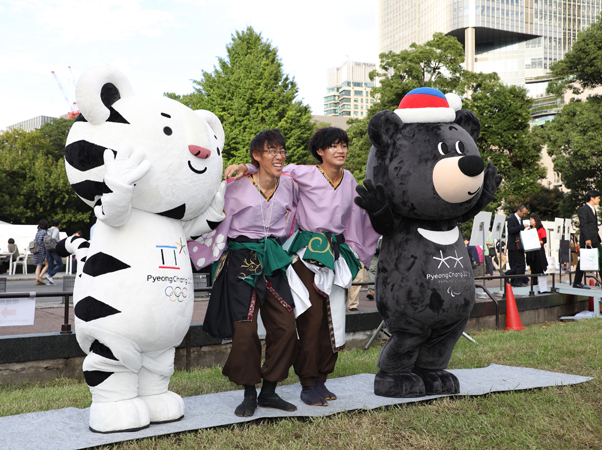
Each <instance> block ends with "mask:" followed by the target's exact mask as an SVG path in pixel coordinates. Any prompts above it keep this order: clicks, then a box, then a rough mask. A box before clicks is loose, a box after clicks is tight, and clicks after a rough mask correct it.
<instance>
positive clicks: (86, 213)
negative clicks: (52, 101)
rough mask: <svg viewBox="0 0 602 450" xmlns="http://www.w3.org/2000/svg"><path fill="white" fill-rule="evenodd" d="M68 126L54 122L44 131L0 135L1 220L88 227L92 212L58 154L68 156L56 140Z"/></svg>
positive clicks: (66, 229)
mask: <svg viewBox="0 0 602 450" xmlns="http://www.w3.org/2000/svg"><path fill="white" fill-rule="evenodd" d="M67 122H72V121H67ZM54 126H56V127H57V128H58V130H57V129H53V127H54ZM64 126H65V123H64V122H61V121H58V122H57V121H54V122H53V123H48V124H46V125H45V126H44V128H45V130H44V132H42V130H41V129H40V130H34V131H30V132H26V131H23V130H20V129H17V130H13V131H8V132H6V133H4V134H2V135H0V220H2V221H5V222H9V223H15V224H37V223H38V221H39V220H40V219H47V220H49V221H50V220H52V219H55V218H58V219H60V220H61V224H62V225H63V227H62V228H63V229H64V230H65V231H67V232H73V231H76V229H78V228H84V227H86V226H87V224H88V222H89V219H90V216H91V210H90V208H89V207H88V206H87V205H86V204H85V203H83V202H82V201H81V200H80V199H79V198H78V197H77V196H76V195H75V193H74V192H73V189H71V185H70V184H69V180H68V179H67V174H66V172H65V161H64V158H63V157H62V156H59V155H58V148H62V149H63V150H62V153H63V154H64V148H65V142H64V141H63V142H62V144H60V140H59V139H58V138H56V140H55V139H54V137H56V136H58V135H60V134H61V133H62V132H61V131H60V130H61V129H63V128H64ZM55 144H56V145H58V147H57V146H56V145H55ZM57 156H59V157H58V158H57Z"/></svg>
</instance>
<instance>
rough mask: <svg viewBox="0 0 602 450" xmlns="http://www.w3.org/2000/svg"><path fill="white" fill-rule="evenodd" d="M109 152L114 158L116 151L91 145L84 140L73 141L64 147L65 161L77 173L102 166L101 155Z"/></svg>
mask: <svg viewBox="0 0 602 450" xmlns="http://www.w3.org/2000/svg"><path fill="white" fill-rule="evenodd" d="M105 150H111V151H112V152H113V154H114V155H115V156H117V151H116V150H113V149H110V148H109V149H108V148H107V147H106V146H103V145H97V144H93V143H92V142H88V141H85V140H81V141H75V142H72V143H71V144H69V145H67V147H65V160H66V161H67V162H68V163H69V165H71V166H72V167H74V168H76V169H77V170H79V171H82V172H85V171H86V170H90V169H94V168H96V167H100V166H102V165H104V163H105V162H104V159H103V154H104V152H105Z"/></svg>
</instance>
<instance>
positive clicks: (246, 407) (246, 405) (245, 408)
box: [234, 395, 257, 417]
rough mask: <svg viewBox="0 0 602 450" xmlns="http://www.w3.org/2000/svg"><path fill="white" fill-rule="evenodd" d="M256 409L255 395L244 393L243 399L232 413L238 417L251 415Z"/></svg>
mask: <svg viewBox="0 0 602 450" xmlns="http://www.w3.org/2000/svg"><path fill="white" fill-rule="evenodd" d="M256 409H257V397H256V396H252V395H245V398H244V400H243V401H242V403H241V404H240V405H238V406H237V407H236V409H235V410H234V414H236V415H237V416H238V417H251V416H252V415H253V414H255V410H256Z"/></svg>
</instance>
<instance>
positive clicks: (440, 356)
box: [356, 88, 501, 397]
mask: <svg viewBox="0 0 602 450" xmlns="http://www.w3.org/2000/svg"><path fill="white" fill-rule="evenodd" d="M479 132H480V124H479V120H478V119H477V117H476V116H475V114H474V113H472V112H471V111H468V110H462V109H461V101H460V98H459V97H458V96H457V95H455V94H448V95H447V96H445V95H443V94H442V93H441V92H440V91H438V90H436V89H432V88H419V89H415V90H413V91H411V92H409V93H408V94H407V95H406V96H405V97H404V98H403V99H402V101H401V103H400V105H399V109H397V110H396V111H395V112H393V111H381V112H379V113H377V114H376V115H375V116H374V117H373V118H372V120H371V121H370V123H369V126H368V135H369V137H370V141H371V142H372V148H371V149H370V154H369V156H368V162H367V166H366V180H365V182H364V185H365V187H361V186H358V194H359V195H360V196H359V197H356V203H357V204H358V205H359V206H361V207H363V208H364V209H366V210H367V211H368V213H369V215H370V220H371V222H372V225H373V227H374V229H375V230H376V231H377V232H379V233H381V234H382V235H383V241H382V246H381V252H380V254H379V261H378V269H377V276H376V304H377V308H378V310H379V312H380V313H381V315H382V316H383V319H384V321H385V323H386V325H387V329H388V330H389V332H390V333H391V339H390V340H389V341H388V342H387V343H386V344H385V346H384V347H383V349H382V351H381V353H380V356H379V359H378V366H379V368H380V371H379V372H378V373H377V375H376V378H375V382H374V390H375V393H376V394H377V395H382V396H386V397H419V396H423V395H436V394H455V393H458V392H459V389H460V388H459V382H458V380H457V378H456V377H455V376H454V375H453V374H451V373H449V372H447V371H445V370H444V369H445V368H446V367H447V365H448V363H449V359H450V357H451V353H452V351H453V349H454V346H455V344H456V342H457V341H458V339H459V338H460V337H461V335H462V332H463V331H464V327H465V325H466V323H467V321H468V318H469V315H470V311H471V310H472V306H473V304H474V300H475V287H474V277H473V273H472V267H471V263H470V258H469V256H468V252H467V250H466V247H465V245H464V241H463V238H462V235H461V232H460V229H459V223H461V222H464V221H466V220H469V219H472V218H473V217H474V216H475V215H476V214H477V213H478V212H480V211H481V210H482V209H483V208H484V207H485V206H486V205H487V204H488V203H489V202H491V201H492V200H493V198H494V196H495V193H496V191H497V188H498V186H499V184H500V183H501V177H500V176H499V175H498V174H497V169H496V168H495V166H493V165H492V164H491V163H489V164H487V166H485V163H484V162H483V159H482V158H481V156H480V155H479V150H478V148H477V146H476V144H475V140H476V139H477V137H478V136H479Z"/></svg>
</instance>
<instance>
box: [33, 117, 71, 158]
mask: <svg viewBox="0 0 602 450" xmlns="http://www.w3.org/2000/svg"><path fill="white" fill-rule="evenodd" d="M73 122H74V120H73V119H52V120H51V121H50V122H46V123H45V124H44V125H43V126H42V128H40V135H41V136H42V137H43V138H45V139H48V141H50V145H51V147H52V152H53V157H54V159H55V160H56V161H58V160H59V159H61V158H63V157H64V156H65V144H66V142H67V136H68V135H69V130H71V127H72V126H73Z"/></svg>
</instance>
